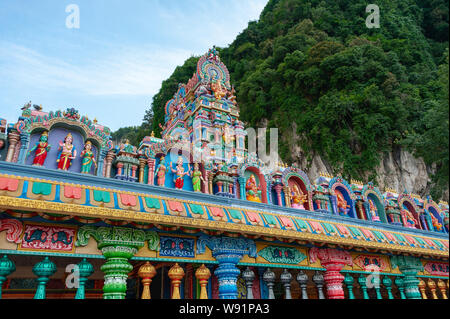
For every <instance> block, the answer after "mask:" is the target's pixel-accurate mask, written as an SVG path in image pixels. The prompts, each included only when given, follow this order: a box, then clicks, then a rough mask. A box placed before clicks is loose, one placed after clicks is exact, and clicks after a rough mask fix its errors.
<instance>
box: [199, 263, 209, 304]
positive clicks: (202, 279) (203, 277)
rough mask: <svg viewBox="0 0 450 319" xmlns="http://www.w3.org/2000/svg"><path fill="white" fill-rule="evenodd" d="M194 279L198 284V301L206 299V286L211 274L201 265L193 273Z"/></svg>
mask: <svg viewBox="0 0 450 319" xmlns="http://www.w3.org/2000/svg"><path fill="white" fill-rule="evenodd" d="M195 277H196V278H197V279H198V281H199V283H200V299H208V294H207V292H206V285H207V284H208V279H209V277H211V272H210V271H209V269H208V268H207V267H205V265H204V264H203V265H202V266H201V267H199V268H198V269H197V271H196V272H195Z"/></svg>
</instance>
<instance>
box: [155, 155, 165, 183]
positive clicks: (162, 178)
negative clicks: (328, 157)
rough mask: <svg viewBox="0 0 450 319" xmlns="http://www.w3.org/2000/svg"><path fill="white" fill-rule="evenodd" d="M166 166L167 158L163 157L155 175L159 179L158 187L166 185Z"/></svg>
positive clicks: (157, 181) (157, 180)
mask: <svg viewBox="0 0 450 319" xmlns="http://www.w3.org/2000/svg"><path fill="white" fill-rule="evenodd" d="M164 164H165V157H164V156H161V158H160V159H159V165H158V167H157V168H156V171H155V175H156V177H157V179H156V183H157V184H158V186H164V184H165V183H166V170H167V168H166V165H164Z"/></svg>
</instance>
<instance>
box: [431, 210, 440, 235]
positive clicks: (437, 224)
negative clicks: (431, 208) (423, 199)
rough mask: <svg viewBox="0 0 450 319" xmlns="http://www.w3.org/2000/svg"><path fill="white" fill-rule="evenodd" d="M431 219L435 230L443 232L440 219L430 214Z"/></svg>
mask: <svg viewBox="0 0 450 319" xmlns="http://www.w3.org/2000/svg"><path fill="white" fill-rule="evenodd" d="M429 215H430V217H431V223H432V224H433V227H434V230H436V231H441V230H442V224H441V223H439V221H438V219H437V218H436V217H434V215H433V213H429Z"/></svg>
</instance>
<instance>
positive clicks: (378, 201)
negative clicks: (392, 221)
mask: <svg viewBox="0 0 450 319" xmlns="http://www.w3.org/2000/svg"><path fill="white" fill-rule="evenodd" d="M361 195H362V197H363V200H364V202H365V203H367V204H366V205H365V210H366V217H367V218H368V219H369V218H370V219H369V220H373V219H372V218H371V217H372V216H370V215H371V213H370V203H369V201H372V203H373V204H374V206H375V208H376V213H377V215H378V217H379V219H380V221H381V222H383V223H386V224H387V223H388V220H387V217H386V210H385V207H384V198H383V195H382V194H381V192H380V190H379V189H378V187H375V186H373V185H372V184H370V183H369V184H368V185H365V186H364V187H363V189H362V191H361ZM368 210H369V211H368Z"/></svg>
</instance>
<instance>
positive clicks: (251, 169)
mask: <svg viewBox="0 0 450 319" xmlns="http://www.w3.org/2000/svg"><path fill="white" fill-rule="evenodd" d="M240 171H241V174H240V176H241V177H243V178H241V179H240V182H239V183H243V185H241V184H239V186H240V188H241V199H246V198H247V197H246V189H245V188H246V185H247V181H248V179H249V178H250V176H251V175H253V176H254V177H255V181H256V184H257V185H258V186H259V188H260V190H261V202H262V203H266V204H267V202H268V201H267V182H266V179H265V177H264V175H263V174H262V173H261V171H260V169H259V168H258V167H255V166H247V165H244V166H242V167H241V169H240Z"/></svg>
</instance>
